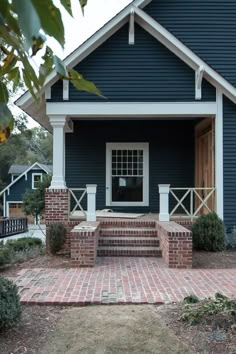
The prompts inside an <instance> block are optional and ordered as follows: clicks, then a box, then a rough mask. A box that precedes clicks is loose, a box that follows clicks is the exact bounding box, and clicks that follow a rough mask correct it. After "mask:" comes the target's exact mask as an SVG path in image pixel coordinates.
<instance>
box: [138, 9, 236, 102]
mask: <svg viewBox="0 0 236 354" xmlns="http://www.w3.org/2000/svg"><path fill="white" fill-rule="evenodd" d="M135 13H136V15H137V16H136V17H135V19H136V22H137V23H138V24H139V25H140V26H141V27H143V28H144V29H145V30H146V31H147V32H148V33H150V34H151V35H152V36H153V37H154V38H156V39H157V40H158V41H159V42H160V43H162V44H163V45H164V46H165V47H166V48H168V49H169V50H170V51H171V52H173V53H174V54H175V55H176V56H177V57H179V58H180V59H181V60H182V61H183V62H185V63H186V64H187V65H189V66H190V67H191V68H192V69H193V70H197V69H199V68H200V67H204V78H205V79H207V80H208V81H209V82H210V83H211V84H212V85H214V86H215V87H216V88H221V89H222V92H223V93H224V94H225V95H226V96H227V97H229V98H230V99H231V100H232V101H233V102H234V103H236V88H235V87H234V86H233V85H231V84H230V83H229V82H228V81H227V80H225V79H224V78H223V77H222V76H221V75H220V74H218V73H217V72H216V71H215V70H213V69H212V68H211V67H210V66H209V65H208V64H207V63H206V62H204V61H203V60H202V59H200V58H199V57H198V56H197V55H196V54H195V53H194V52H192V51H191V50H190V49H189V48H188V47H187V46H185V45H184V44H183V43H182V42H181V41H180V40H178V39H177V38H176V37H175V36H174V35H173V34H172V33H170V32H169V31H167V30H166V29H165V28H164V27H163V26H161V25H160V24H159V23H158V22H157V21H155V20H154V19H153V18H152V17H151V16H149V15H148V14H147V13H145V12H144V11H143V10H140V9H138V8H136V7H135Z"/></svg>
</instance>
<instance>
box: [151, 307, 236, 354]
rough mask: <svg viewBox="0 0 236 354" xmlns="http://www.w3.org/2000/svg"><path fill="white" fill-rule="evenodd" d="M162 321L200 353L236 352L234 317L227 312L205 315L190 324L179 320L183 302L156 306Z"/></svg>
mask: <svg viewBox="0 0 236 354" xmlns="http://www.w3.org/2000/svg"><path fill="white" fill-rule="evenodd" d="M156 311H157V313H158V315H159V316H160V318H161V319H162V321H163V322H164V323H165V324H166V325H167V326H168V328H170V329H171V330H172V331H173V332H174V333H175V335H176V336H177V337H178V338H179V339H180V340H181V341H184V342H185V343H187V344H188V345H190V346H191V347H194V348H195V352H196V353H201V354H235V353H236V330H235V329H236V328H235V327H234V325H235V326H236V318H235V316H232V315H230V314H227V313H220V314H218V315H214V316H212V315H207V316H205V318H204V321H203V322H201V323H200V324H197V325H193V326H190V325H189V324H186V323H185V322H182V321H180V316H181V315H182V314H183V312H184V308H183V304H182V303H180V304H171V305H163V306H160V307H158V308H156Z"/></svg>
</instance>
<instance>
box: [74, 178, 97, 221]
mask: <svg viewBox="0 0 236 354" xmlns="http://www.w3.org/2000/svg"><path fill="white" fill-rule="evenodd" d="M69 192H70V194H71V196H72V197H73V202H74V203H75V205H74V207H73V209H72V210H71V213H70V215H71V216H73V214H74V213H75V212H76V211H81V212H82V214H83V215H84V216H85V217H86V220H87V221H96V192H97V185H95V184H87V185H86V188H69ZM78 194H79V196H78ZM86 195H87V211H85V210H84V208H83V206H82V201H83V199H84V197H85V196H86Z"/></svg>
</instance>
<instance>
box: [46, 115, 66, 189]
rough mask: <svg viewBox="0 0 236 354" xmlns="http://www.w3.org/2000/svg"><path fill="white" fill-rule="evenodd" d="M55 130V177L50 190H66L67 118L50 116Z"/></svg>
mask: <svg viewBox="0 0 236 354" xmlns="http://www.w3.org/2000/svg"><path fill="white" fill-rule="evenodd" d="M49 121H50V124H51V126H52V128H53V176H52V181H51V186H50V189H65V188H66V182H65V171H64V170H65V168H64V165H65V161H64V160H65V123H66V116H63V115H52V116H49Z"/></svg>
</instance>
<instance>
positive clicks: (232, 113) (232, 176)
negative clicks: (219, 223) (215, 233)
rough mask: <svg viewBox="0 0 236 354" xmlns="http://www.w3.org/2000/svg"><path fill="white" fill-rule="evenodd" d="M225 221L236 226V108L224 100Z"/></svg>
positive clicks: (228, 224)
mask: <svg viewBox="0 0 236 354" xmlns="http://www.w3.org/2000/svg"><path fill="white" fill-rule="evenodd" d="M224 219H225V223H226V225H227V226H236V106H235V104H233V103H232V102H231V101H229V100H228V99H226V98H225V99H224Z"/></svg>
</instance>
